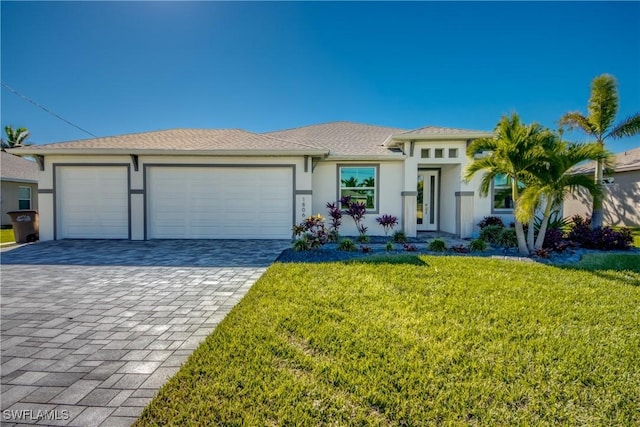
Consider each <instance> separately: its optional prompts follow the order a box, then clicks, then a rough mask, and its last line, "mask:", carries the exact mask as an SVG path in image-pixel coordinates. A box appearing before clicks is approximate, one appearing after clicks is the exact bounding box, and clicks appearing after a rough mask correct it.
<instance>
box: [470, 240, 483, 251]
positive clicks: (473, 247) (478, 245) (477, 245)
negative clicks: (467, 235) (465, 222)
mask: <svg viewBox="0 0 640 427" xmlns="http://www.w3.org/2000/svg"><path fill="white" fill-rule="evenodd" d="M485 249H487V242H485V241H484V240H482V239H473V240H472V241H470V242H469V250H470V251H472V252H482V251H484V250H485Z"/></svg>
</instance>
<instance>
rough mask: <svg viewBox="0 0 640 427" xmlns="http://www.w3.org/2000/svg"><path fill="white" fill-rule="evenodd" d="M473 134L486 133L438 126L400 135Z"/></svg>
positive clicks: (413, 130) (409, 131)
mask: <svg viewBox="0 0 640 427" xmlns="http://www.w3.org/2000/svg"><path fill="white" fill-rule="evenodd" d="M473 133H488V132H484V131H479V130H471V129H458V128H446V127H439V126H425V127H421V128H418V129H412V130H408V131H406V132H402V133H401V134H400V135H405V134H420V135H468V134H473Z"/></svg>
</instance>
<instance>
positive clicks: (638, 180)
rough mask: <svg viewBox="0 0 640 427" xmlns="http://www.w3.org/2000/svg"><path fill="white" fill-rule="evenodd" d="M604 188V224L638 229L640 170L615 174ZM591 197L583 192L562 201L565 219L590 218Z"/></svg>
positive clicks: (639, 220) (639, 218)
mask: <svg viewBox="0 0 640 427" xmlns="http://www.w3.org/2000/svg"><path fill="white" fill-rule="evenodd" d="M613 178H614V183H613V184H611V185H607V186H606V187H605V191H606V193H605V203H604V224H605V225H618V226H626V227H640V170H636V171H629V172H617V173H616V174H615V175H613ZM591 204H592V200H591V196H590V195H589V194H588V193H587V192H586V191H584V190H581V191H579V192H576V193H575V194H574V195H570V196H568V197H567V198H566V199H565V201H564V206H563V211H564V216H565V217H571V216H573V215H576V214H578V215H581V216H583V217H584V216H591Z"/></svg>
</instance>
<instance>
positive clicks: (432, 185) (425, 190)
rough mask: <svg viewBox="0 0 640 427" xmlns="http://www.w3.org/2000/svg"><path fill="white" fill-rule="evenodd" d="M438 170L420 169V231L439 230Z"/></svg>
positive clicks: (418, 225) (418, 223)
mask: <svg viewBox="0 0 640 427" xmlns="http://www.w3.org/2000/svg"><path fill="white" fill-rule="evenodd" d="M438 200H439V194H438V171H435V170H434V171H418V203H417V206H416V207H417V212H416V220H417V229H418V231H437V230H438Z"/></svg>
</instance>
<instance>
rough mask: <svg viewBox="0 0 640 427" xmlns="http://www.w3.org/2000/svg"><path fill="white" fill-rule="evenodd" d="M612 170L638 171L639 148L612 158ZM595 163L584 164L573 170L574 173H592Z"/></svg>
mask: <svg viewBox="0 0 640 427" xmlns="http://www.w3.org/2000/svg"><path fill="white" fill-rule="evenodd" d="M613 165H614V166H613V169H614V170H615V171H616V172H629V171H634V170H640V147H637V148H632V149H631V150H627V151H623V152H622V153H618V154H616V155H615V156H614V160H613ZM595 166H596V163H595V162H589V163H585V164H584V165H581V166H577V167H575V168H573V171H574V172H575V173H579V174H582V173H593V172H594V171H595Z"/></svg>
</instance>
